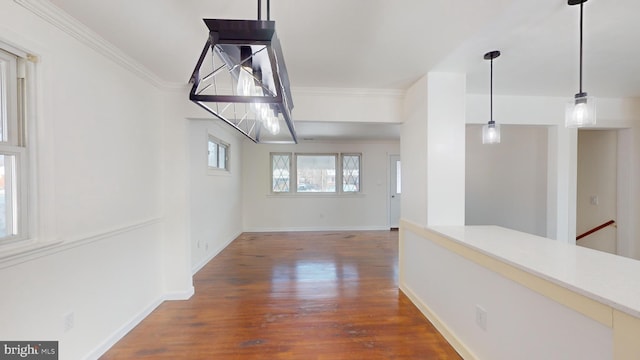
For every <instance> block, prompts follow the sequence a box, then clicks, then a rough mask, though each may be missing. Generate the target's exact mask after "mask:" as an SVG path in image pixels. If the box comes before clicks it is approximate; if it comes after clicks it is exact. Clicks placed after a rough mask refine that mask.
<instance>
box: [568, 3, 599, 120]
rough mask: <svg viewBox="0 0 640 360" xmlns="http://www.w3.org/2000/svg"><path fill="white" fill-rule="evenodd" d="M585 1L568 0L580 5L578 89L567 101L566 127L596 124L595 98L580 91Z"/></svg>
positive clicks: (571, 4)
mask: <svg viewBox="0 0 640 360" xmlns="http://www.w3.org/2000/svg"><path fill="white" fill-rule="evenodd" d="M585 2H587V0H568V4H569V5H570V6H573V5H580V91H579V92H578V93H577V94H576V95H575V96H574V98H573V99H571V100H569V101H568V102H567V106H566V110H565V126H566V127H587V126H594V125H595V124H596V99H595V98H594V97H592V96H587V93H586V92H584V91H582V24H583V8H584V3H585Z"/></svg>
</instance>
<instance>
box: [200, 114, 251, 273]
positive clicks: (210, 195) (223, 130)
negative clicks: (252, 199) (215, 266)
mask: <svg viewBox="0 0 640 360" xmlns="http://www.w3.org/2000/svg"><path fill="white" fill-rule="evenodd" d="M194 106H195V105H194ZM209 134H211V135H212V136H214V137H215V138H217V139H218V140H220V141H222V142H225V143H227V144H229V152H228V165H229V171H217V170H209V168H208V165H207V151H208V148H207V142H208V137H209ZM239 135H240V133H237V132H236V131H235V130H233V129H232V128H231V127H230V126H228V125H226V124H223V123H222V122H221V121H218V120H214V119H210V120H190V123H189V162H190V169H189V174H190V176H189V177H190V180H189V193H190V196H189V198H190V200H189V204H190V214H191V215H190V219H189V221H190V227H189V228H190V234H191V235H190V241H191V267H192V271H193V272H196V271H197V270H199V269H200V268H201V267H202V266H204V265H205V264H206V263H207V262H208V261H209V260H211V259H212V258H213V257H214V256H215V255H217V254H218V253H219V252H220V251H221V250H222V249H224V247H225V246H227V245H228V244H229V243H230V242H231V241H233V240H234V239H235V238H236V237H237V236H238V235H239V234H240V233H241V232H242V191H241V187H242V148H243V144H242V143H243V142H244V140H243V138H239ZM240 136H241V135H240Z"/></svg>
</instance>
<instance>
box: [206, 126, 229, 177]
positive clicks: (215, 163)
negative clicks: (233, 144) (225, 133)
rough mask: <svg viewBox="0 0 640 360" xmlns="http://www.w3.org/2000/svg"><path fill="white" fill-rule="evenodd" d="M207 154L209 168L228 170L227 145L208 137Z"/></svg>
mask: <svg viewBox="0 0 640 360" xmlns="http://www.w3.org/2000/svg"><path fill="white" fill-rule="evenodd" d="M208 154H209V156H208V160H207V163H208V164H209V168H212V169H219V170H227V171H228V170H229V164H228V163H229V144H225V143H223V142H222V141H220V140H218V139H216V138H215V137H213V136H211V135H209V145H208Z"/></svg>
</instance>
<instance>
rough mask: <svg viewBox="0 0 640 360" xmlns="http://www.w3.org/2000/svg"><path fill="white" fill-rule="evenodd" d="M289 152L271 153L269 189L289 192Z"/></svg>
mask: <svg viewBox="0 0 640 360" xmlns="http://www.w3.org/2000/svg"><path fill="white" fill-rule="evenodd" d="M290 171H291V154H271V174H272V176H271V191H273V192H276V193H277V192H289V183H290V175H289V174H290Z"/></svg>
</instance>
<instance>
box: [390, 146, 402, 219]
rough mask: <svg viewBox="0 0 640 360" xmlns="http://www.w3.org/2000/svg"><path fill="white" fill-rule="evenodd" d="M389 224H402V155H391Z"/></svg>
mask: <svg viewBox="0 0 640 360" xmlns="http://www.w3.org/2000/svg"><path fill="white" fill-rule="evenodd" d="M389 175H390V179H389V197H390V198H389V226H390V227H391V228H392V229H393V228H398V227H399V226H400V194H401V192H402V181H400V179H401V176H402V172H401V167H400V155H390V156H389Z"/></svg>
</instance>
